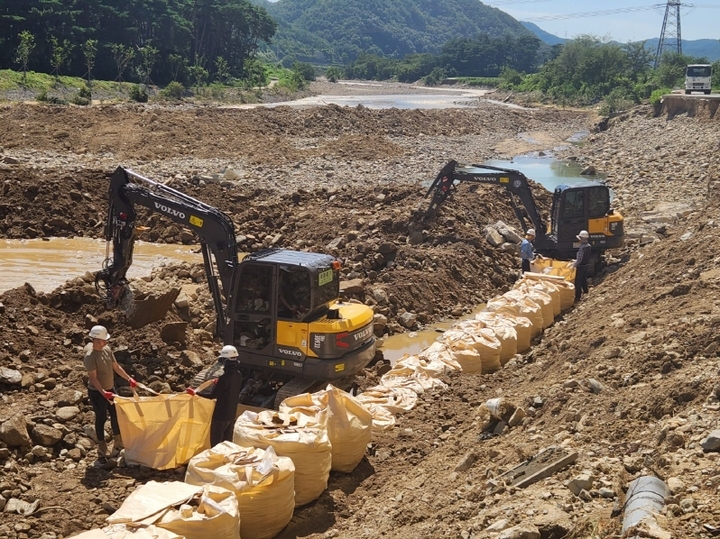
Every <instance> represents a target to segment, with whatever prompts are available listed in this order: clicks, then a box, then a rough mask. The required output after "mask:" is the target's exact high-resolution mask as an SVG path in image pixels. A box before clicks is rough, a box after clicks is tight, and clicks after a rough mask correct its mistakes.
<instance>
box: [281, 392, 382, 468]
mask: <svg viewBox="0 0 720 539" xmlns="http://www.w3.org/2000/svg"><path fill="white" fill-rule="evenodd" d="M280 412H281V413H285V414H288V415H291V416H292V415H293V414H295V413H298V414H307V413H311V414H312V413H314V414H315V417H316V418H317V421H318V422H319V423H320V424H322V425H324V426H325V428H326V429H327V432H328V438H329V439H330V444H331V445H332V470H333V471H335V472H345V473H350V472H352V471H353V470H354V469H355V467H356V466H357V465H358V464H359V463H360V461H361V460H362V459H363V457H364V456H365V448H366V447H367V444H369V443H370V439H371V435H372V423H373V418H372V415H371V414H370V412H369V411H368V410H366V409H365V408H364V407H363V405H362V404H360V403H359V402H358V401H357V400H356V399H355V397H353V396H352V395H350V394H349V393H347V392H345V391H342V390H341V389H338V388H336V387H334V386H332V385H328V386H327V388H326V389H325V390H323V391H318V392H316V393H304V394H302V395H295V396H293V397H288V398H287V399H285V400H284V401H282V403H280Z"/></svg>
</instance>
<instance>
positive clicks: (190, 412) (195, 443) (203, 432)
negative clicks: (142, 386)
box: [114, 393, 215, 470]
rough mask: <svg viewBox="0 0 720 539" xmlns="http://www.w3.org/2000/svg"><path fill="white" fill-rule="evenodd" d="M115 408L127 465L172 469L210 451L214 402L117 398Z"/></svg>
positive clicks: (183, 397)
mask: <svg viewBox="0 0 720 539" xmlns="http://www.w3.org/2000/svg"><path fill="white" fill-rule="evenodd" d="M114 406H115V410H116V411H117V418H118V424H119V425H120V433H121V434H122V439H123V443H124V444H125V461H126V462H127V463H128V464H140V465H143V466H147V467H148V468H154V469H156V470H167V469H173V468H177V467H178V466H182V465H183V464H185V463H187V462H188V461H189V460H190V459H191V458H192V457H193V456H194V455H196V454H197V453H199V452H200V451H203V450H205V449H207V448H208V447H210V423H211V419H212V414H213V410H214V409H215V401H214V400H210V399H204V398H202V397H195V396H192V397H191V396H190V395H187V394H185V393H181V394H172V395H157V396H153V397H138V396H137V395H136V396H135V397H131V398H126V397H119V396H117V397H115V399H114Z"/></svg>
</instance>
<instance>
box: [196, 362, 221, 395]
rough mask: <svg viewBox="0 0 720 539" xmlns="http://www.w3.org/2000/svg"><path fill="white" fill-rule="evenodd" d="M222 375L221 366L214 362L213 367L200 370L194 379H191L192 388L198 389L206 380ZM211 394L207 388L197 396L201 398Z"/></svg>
mask: <svg viewBox="0 0 720 539" xmlns="http://www.w3.org/2000/svg"><path fill="white" fill-rule="evenodd" d="M222 373H223V364H222V363H220V362H219V361H216V362H215V363H214V364H213V365H211V366H209V367H207V368H205V369H203V370H201V371H200V372H199V373H197V374H196V375H195V377H194V378H193V379H192V387H195V388H196V387H198V386H199V385H200V384H202V383H203V382H206V381H208V380H212V379H213V378H217V377H218V376H220V375H221V374H222ZM211 392H212V388H210V387H209V388H207V389H204V390H203V391H201V392H200V393H198V395H201V396H203V397H209V396H210V393H211Z"/></svg>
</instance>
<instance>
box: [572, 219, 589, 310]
mask: <svg viewBox="0 0 720 539" xmlns="http://www.w3.org/2000/svg"><path fill="white" fill-rule="evenodd" d="M575 237H576V238H577V239H578V240H579V241H580V248H579V249H578V252H577V257H576V258H575V260H574V261H573V263H572V266H573V267H574V268H575V301H578V300H579V299H580V298H581V297H582V295H583V292H584V293H585V294H587V293H588V282H587V272H588V266H589V265H590V253H591V251H592V247H591V246H590V234H588V231H587V230H581V231H580V234H578V235H577V236H575Z"/></svg>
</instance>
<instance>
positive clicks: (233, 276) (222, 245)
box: [95, 167, 375, 408]
mask: <svg viewBox="0 0 720 539" xmlns="http://www.w3.org/2000/svg"><path fill="white" fill-rule="evenodd" d="M136 206H142V207H144V208H147V209H148V210H150V211H151V212H156V213H159V214H161V215H164V216H165V217H167V218H168V219H170V220H172V221H174V222H176V223H179V224H181V225H183V226H184V227H186V228H188V229H189V230H191V231H193V232H194V233H195V235H196V236H197V237H198V239H199V241H200V244H201V250H202V255H203V260H204V265H205V272H206V276H207V282H208V286H209V287H210V291H211V294H212V297H213V303H214V308H215V312H216V314H217V328H216V329H217V334H218V335H219V336H221V337H222V340H223V343H224V344H232V345H234V346H235V347H236V348H237V349H238V352H239V354H240V356H239V360H240V363H241V365H242V367H243V380H244V381H245V387H244V388H243V390H242V392H241V403H243V404H247V405H251V406H261V407H266V408H270V407H273V406H274V405H275V404H277V403H279V402H281V401H282V400H283V399H284V398H285V397H286V396H289V395H292V394H296V393H301V392H303V391H306V390H308V389H310V388H312V387H314V386H317V385H318V383H327V382H329V381H333V382H334V381H338V380H344V379H348V378H351V377H353V376H354V375H355V373H357V372H358V371H360V370H361V369H363V368H364V367H365V366H366V365H367V364H368V363H369V362H370V361H371V360H372V359H373V357H374V356H375V336H374V332H373V314H374V313H373V310H372V309H371V308H370V307H368V306H366V305H362V304H357V303H346V302H343V301H340V299H339V295H340V283H339V281H340V271H339V270H340V262H339V261H338V260H336V259H335V258H334V257H333V256H331V255H327V254H321V253H309V252H304V251H293V250H288V249H267V250H263V251H259V252H256V253H252V254H249V255H247V256H245V257H244V258H243V259H242V261H240V260H239V257H238V252H237V243H236V239H235V227H234V224H233V222H232V220H231V219H230V218H229V217H228V216H227V215H226V214H224V213H223V212H221V211H220V210H218V209H217V208H214V207H212V206H209V205H207V204H205V203H203V202H200V201H199V200H196V199H194V198H192V197H190V196H188V195H186V194H184V193H182V192H180V191H178V190H176V189H173V188H171V187H169V186H166V185H164V184H161V183H158V182H155V181H153V180H150V179H147V178H145V177H143V176H141V175H139V174H136V173H134V172H132V171H130V170H127V169H124V168H122V167H118V169H117V170H115V172H114V173H113V174H112V177H111V178H110V188H109V207H108V217H107V222H106V226H105V238H106V240H107V241H108V243H110V242H112V247H113V248H112V257H110V256H108V258H107V259H106V261H105V263H104V264H103V268H102V269H101V270H100V271H99V272H98V274H97V276H96V280H95V284H96V287H97V288H98V291H99V292H100V293H101V294H102V295H103V296H104V298H105V300H106V302H107V304H108V306H109V307H118V306H119V305H121V304H122V303H123V300H124V298H125V297H126V294H127V290H128V282H127V279H126V273H127V270H128V269H129V268H130V265H131V264H132V254H133V245H134V239H135V231H136V220H137V213H136V209H135V208H136ZM216 367H218V366H216ZM213 374H214V372H213V369H210V372H207V373H204V376H206V377H211V376H213ZM199 381H202V380H199ZM196 385H197V384H196Z"/></svg>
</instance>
